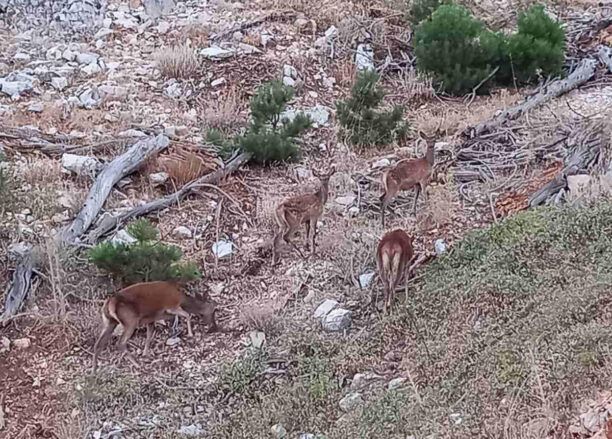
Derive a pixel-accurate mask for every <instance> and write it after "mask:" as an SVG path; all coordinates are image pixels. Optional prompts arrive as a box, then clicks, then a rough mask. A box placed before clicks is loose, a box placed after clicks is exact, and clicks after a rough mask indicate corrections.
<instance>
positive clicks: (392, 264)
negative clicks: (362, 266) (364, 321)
mask: <svg viewBox="0 0 612 439" xmlns="http://www.w3.org/2000/svg"><path fill="white" fill-rule="evenodd" d="M412 240H413V238H412V237H411V236H409V235H408V234H407V233H406V232H404V231H403V230H401V229H396V230H393V231H392V232H388V233H386V234H385V235H384V236H383V237H382V238H381V240H380V242H379V243H378V248H377V250H376V264H377V266H378V272H379V274H380V277H381V279H382V282H383V288H384V304H383V311H384V312H385V313H386V312H387V307H390V306H391V299H392V297H393V293H394V292H395V287H397V284H398V283H400V281H401V280H402V278H403V277H404V274H405V272H406V268H407V266H408V263H409V262H410V261H411V260H412V257H413V255H414V251H413V249H412Z"/></svg>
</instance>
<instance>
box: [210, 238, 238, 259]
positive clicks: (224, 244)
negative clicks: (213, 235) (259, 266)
mask: <svg viewBox="0 0 612 439" xmlns="http://www.w3.org/2000/svg"><path fill="white" fill-rule="evenodd" d="M233 251H234V244H233V243H232V242H231V241H226V240H224V239H221V240H219V241H217V242H215V243H214V244H213V245H212V252H213V254H214V255H215V256H216V257H218V258H223V257H225V256H229V255H231V254H232V252H233Z"/></svg>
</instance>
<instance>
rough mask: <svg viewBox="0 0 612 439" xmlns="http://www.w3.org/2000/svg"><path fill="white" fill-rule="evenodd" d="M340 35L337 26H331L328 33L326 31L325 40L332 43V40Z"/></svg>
mask: <svg viewBox="0 0 612 439" xmlns="http://www.w3.org/2000/svg"><path fill="white" fill-rule="evenodd" d="M337 35H338V28H337V27H336V26H330V27H329V28H328V29H327V30H326V31H325V38H327V40H328V41H331V40H332V39H334V38H335V37H336V36H337Z"/></svg>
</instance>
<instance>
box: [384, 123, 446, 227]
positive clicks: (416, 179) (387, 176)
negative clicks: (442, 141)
mask: <svg viewBox="0 0 612 439" xmlns="http://www.w3.org/2000/svg"><path fill="white" fill-rule="evenodd" d="M437 133H438V132H436V134H434V135H433V136H427V135H426V134H424V133H423V132H422V131H419V136H420V137H421V138H423V139H425V141H426V143H427V151H426V152H425V157H421V158H418V159H404V160H400V161H399V162H397V164H396V165H395V166H394V167H393V168H391V169H389V170H387V171H385V172H384V173H383V175H382V186H383V194H382V195H381V197H380V215H381V221H382V226H383V227H385V210H386V209H387V205H388V204H389V202H390V201H391V200H392V199H393V198H395V197H396V196H397V194H398V192H400V191H405V190H408V189H412V188H414V190H415V196H414V206H413V207H412V211H413V213H414V214H415V215H416V206H417V201H418V200H419V194H420V193H421V192H423V198H424V199H425V200H427V194H426V192H425V189H426V187H427V185H428V184H429V181H430V180H431V175H432V170H433V165H434V145H435V142H434V139H435V138H436V136H437Z"/></svg>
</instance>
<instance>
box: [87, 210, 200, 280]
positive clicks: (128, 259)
mask: <svg viewBox="0 0 612 439" xmlns="http://www.w3.org/2000/svg"><path fill="white" fill-rule="evenodd" d="M127 230H128V233H129V234H130V235H131V236H132V237H134V238H135V239H136V242H135V243H133V244H124V243H113V242H103V243H100V244H98V245H96V246H95V247H94V248H93V249H91V250H90V252H89V260H90V261H91V262H92V263H93V264H94V265H95V266H96V267H98V268H99V269H101V270H104V271H107V272H108V273H110V275H111V276H113V277H114V278H116V279H118V280H120V281H122V282H123V283H124V284H125V285H131V284H135V283H138V282H152V281H164V280H178V281H185V282H187V281H191V280H194V279H199V278H200V276H201V274H200V271H199V269H198V267H197V265H196V264H195V263H193V262H184V261H181V258H182V256H183V254H182V251H181V249H180V248H178V247H176V246H174V245H168V244H164V243H163V242H160V241H159V240H158V239H159V231H158V230H157V229H156V228H155V227H154V226H153V225H152V224H151V223H150V222H149V221H148V220H146V219H141V220H138V221H136V222H134V223H133V224H131V225H129V226H128V227H127Z"/></svg>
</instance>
